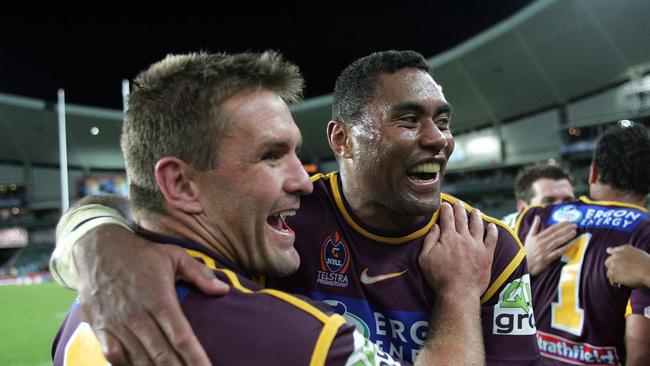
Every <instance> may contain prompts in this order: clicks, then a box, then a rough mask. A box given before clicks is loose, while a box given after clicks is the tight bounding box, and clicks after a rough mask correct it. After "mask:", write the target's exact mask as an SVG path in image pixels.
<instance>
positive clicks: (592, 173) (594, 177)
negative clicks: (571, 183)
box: [587, 161, 598, 184]
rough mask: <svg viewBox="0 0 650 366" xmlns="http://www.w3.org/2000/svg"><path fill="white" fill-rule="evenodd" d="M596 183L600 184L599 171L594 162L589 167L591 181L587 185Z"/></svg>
mask: <svg viewBox="0 0 650 366" xmlns="http://www.w3.org/2000/svg"><path fill="white" fill-rule="evenodd" d="M596 182H598V169H596V164H594V162H593V161H592V162H591V166H590V167H589V180H588V181H587V183H588V184H594V183H596Z"/></svg>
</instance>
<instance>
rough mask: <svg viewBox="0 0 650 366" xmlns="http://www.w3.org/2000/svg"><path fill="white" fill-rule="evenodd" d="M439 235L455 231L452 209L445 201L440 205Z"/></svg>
mask: <svg viewBox="0 0 650 366" xmlns="http://www.w3.org/2000/svg"><path fill="white" fill-rule="evenodd" d="M438 222H439V223H440V232H441V234H440V235H444V233H447V232H450V231H453V232H456V222H455V220H454V210H453V209H452V208H451V205H450V204H449V203H447V202H443V203H442V204H441V205H440V219H438Z"/></svg>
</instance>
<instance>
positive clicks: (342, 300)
mask: <svg viewBox="0 0 650 366" xmlns="http://www.w3.org/2000/svg"><path fill="white" fill-rule="evenodd" d="M450 117H451V107H450V105H449V103H447V101H446V100H445V98H444V95H443V93H442V88H441V87H440V86H439V85H438V84H437V83H436V82H435V81H434V80H433V78H432V76H431V74H430V70H429V67H428V65H427V62H426V60H425V59H424V58H423V57H422V55H420V54H418V53H415V52H412V51H401V52H399V51H387V52H380V53H375V54H372V55H369V56H367V57H364V58H361V59H359V60H357V61H355V62H353V63H352V64H351V65H350V66H348V67H347V68H346V69H345V70H344V71H343V72H342V74H341V75H340V76H339V78H338V79H337V82H336V87H335V91H334V101H333V112H332V121H330V123H329V125H328V130H327V132H328V139H329V143H330V146H331V147H332V150H333V151H334V153H335V155H336V158H337V160H338V162H339V166H340V173H332V174H329V175H326V176H323V175H317V176H315V177H313V178H312V180H313V182H314V193H313V194H312V195H309V196H303V197H302V200H301V209H300V210H299V211H298V213H297V215H296V216H294V217H291V218H288V219H287V222H288V223H289V225H291V227H292V228H293V229H294V230H295V231H296V249H297V250H298V252H299V254H300V258H301V265H300V268H299V270H298V272H296V274H294V275H292V276H290V277H289V278H288V279H284V280H282V279H272V280H270V281H269V283H270V284H271V285H273V286H277V287H279V288H281V289H285V290H286V289H291V290H293V291H298V292H300V293H304V294H306V295H308V296H311V297H312V298H314V299H318V300H323V301H325V302H327V303H329V304H331V305H333V306H335V308H336V310H337V312H339V313H341V314H343V315H344V316H345V317H346V318H347V319H349V320H350V321H352V322H355V324H357V328H358V329H360V330H362V331H363V333H364V335H367V336H368V337H369V338H370V339H371V340H373V341H375V342H377V343H378V344H379V345H380V346H381V347H382V348H383V350H384V351H385V352H386V353H389V354H391V355H397V356H400V357H403V358H404V359H406V360H410V359H414V358H415V356H417V354H418V352H419V350H420V349H421V347H422V345H423V342H424V340H425V339H426V336H425V334H427V328H428V333H429V334H431V333H434V334H437V333H440V332H446V331H447V330H448V328H449V326H450V325H449V324H447V323H446V322H441V323H439V322H433V323H431V324H429V319H430V313H431V309H433V308H434V307H435V306H436V303H437V302H438V301H439V300H440V298H441V297H442V298H445V297H447V296H450V294H449V293H448V292H447V291H448V290H447V289H445V288H441V287H434V288H431V287H429V286H427V285H426V281H425V280H426V278H427V276H429V275H435V273H436V271H437V269H435V267H431V268H429V269H426V268H422V269H421V268H420V267H419V266H418V256H419V254H420V251H421V248H422V245H423V240H424V238H425V237H426V234H427V233H428V232H429V231H430V230H432V228H434V227H435V225H436V223H438V224H439V225H442V226H446V225H448V224H447V223H445V221H446V220H447V219H448V217H446V216H445V215H441V207H443V208H444V207H445V206H446V205H450V204H455V205H456V206H455V207H460V206H459V205H460V203H459V201H458V200H457V199H456V198H454V197H451V196H449V195H446V194H441V192H440V187H441V185H442V180H443V177H444V172H445V167H446V164H447V160H448V159H449V156H450V155H451V153H452V151H453V148H454V139H453V136H452V134H451V129H450V128H451V121H450ZM192 143H193V142H192ZM464 206H465V209H466V211H467V215H469V212H472V213H473V212H476V211H475V210H474V209H472V208H471V207H469V206H467V205H464ZM442 212H443V213H444V210H443V211H442ZM483 220H485V221H486V222H496V223H497V225H498V230H499V235H498V244H497V246H496V251H495V254H494V263H493V265H492V268H491V270H492V273H491V279H490V284H489V287H488V289H487V291H485V293H483V294H482V296H481V321H482V327H483V340H484V342H485V353H486V360H487V363H488V364H490V365H497V364H498V365H528V364H532V363H535V362H536V361H537V360H538V359H539V350H538V347H537V342H536V338H535V331H536V328H535V320H534V316H533V313H532V304H531V298H530V279H529V276H528V271H527V268H526V261H525V252H524V250H523V247H522V246H521V244H520V243H519V241H518V240H517V239H516V237H514V236H513V235H512V233H511V232H510V231H509V229H508V228H506V227H502V226H500V225H502V224H501V223H500V222H499V221H498V220H494V219H492V218H489V217H486V216H484V217H483ZM128 234H129V233H128V231H126V230H125V229H123V228H122V227H120V226H118V225H105V226H104V227H101V228H99V229H98V230H96V231H94V232H91V233H89V234H88V235H86V236H85V237H83V238H81V240H80V242H82V243H81V244H80V245H77V246H74V257H75V260H74V261H73V260H72V249H71V248H73V247H72V244H71V243H70V242H71V241H70V240H63V241H62V242H61V243H60V244H59V247H58V248H57V253H56V254H57V256H55V257H54V260H53V266H52V267H53V270H54V272H55V273H56V272H57V270H58V269H61V268H63V269H64V271H63V272H64V273H63V274H64V276H68V278H67V281H68V282H69V283H70V281H74V278H75V276H74V272H76V268H75V267H74V263H75V262H76V265H77V266H78V270H79V272H81V273H82V276H81V277H80V282H81V285H80V292H81V295H82V300H84V299H85V300H86V301H85V302H84V301H82V305H83V304H84V303H85V306H86V308H87V312H88V313H93V314H95V316H96V322H97V323H99V324H101V325H102V326H104V328H105V329H108V330H109V331H110V333H111V334H112V335H114V336H115V337H117V338H118V339H120V340H121V341H122V346H124V347H126V348H129V347H132V346H131V345H130V344H129V343H128V342H127V341H126V336H124V335H123V334H124V333H128V332H130V331H131V330H129V329H126V330H125V328H126V327H127V326H128V321H127V319H129V317H130V314H133V313H134V312H137V311H141V310H142V309H146V311H148V312H150V313H152V314H154V315H153V316H154V318H155V322H162V323H169V322H174V323H175V324H182V320H179V318H181V316H182V314H180V313H179V312H175V311H174V306H175V304H173V303H171V302H169V301H164V302H160V301H157V300H158V299H155V298H147V297H146V296H142V293H143V291H144V289H145V288H146V289H153V290H151V291H155V292H157V293H162V292H167V291H168V290H165V289H166V288H167V287H169V285H168V281H169V278H171V277H173V276H174V273H173V272H172V271H170V270H165V272H166V273H165V274H162V273H154V272H153V271H151V270H146V271H143V270H141V267H142V266H143V263H147V267H148V268H157V267H163V266H162V265H161V264H159V262H160V261H162V262H163V263H164V260H163V259H161V258H166V257H167V258H170V259H166V261H170V260H172V259H171V258H177V253H163V254H159V253H160V252H159V251H157V250H156V249H152V248H155V247H154V246H152V245H151V244H149V243H145V242H144V241H142V240H141V239H137V238H134V237H133V236H132V235H131V237H129V235H128ZM104 235H110V236H111V237H112V239H113V240H112V242H110V243H109V241H110V240H109V241H107V240H105V239H104V238H103V237H104ZM124 243H128V244H124ZM153 251H156V252H157V254H153V253H152V252H153ZM61 253H63V254H65V253H68V255H58V254H61ZM175 260H176V259H175ZM175 260H174V261H175ZM71 263H72V264H71ZM446 265H447V266H455V267H459V266H462V264H457V263H453V262H447V263H446ZM120 266H124V267H126V268H129V273H120V271H117V270H116V268H119V267H120ZM68 269H69V271H68ZM430 270H431V271H433V272H432V273H429V272H428V271H430ZM108 278H111V280H110V281H107V280H106V279H108ZM165 278H167V280H165ZM113 286H115V287H117V288H128V289H143V290H141V291H136V290H131V292H127V293H126V296H104V294H103V293H102V291H99V289H100V288H106V290H108V289H109V288H111V287H113ZM106 290H105V291H106ZM111 292H112V293H115V292H116V291H111ZM93 293H94V296H91V294H93ZM453 295H454V296H466V295H465V294H464V293H463V292H462V291H461V292H459V293H454V294H453ZM161 296H163V298H164V299H165V300H169V299H170V296H169V295H168V294H167V293H166V294H162V295H161ZM152 308H153V309H154V310H153V311H152V310H151V309H152ZM161 309H162V310H161ZM156 310H157V311H156ZM122 324H126V325H122ZM160 328H161V329H162V331H161V330H158V329H156V327H150V328H147V329H133V330H132V331H133V332H135V333H136V334H139V337H142V338H143V339H145V338H146V339H154V340H156V341H155V342H152V343H155V346H151V347H147V352H149V353H150V354H157V353H160V352H166V351H167V349H168V348H169V346H168V344H170V343H171V345H172V346H174V348H175V349H178V348H179V347H178V345H177V342H175V341H174V340H173V339H172V337H173V335H172V334H169V332H167V331H166V329H165V327H162V326H161V327H160ZM185 330H186V329H185V328H183V329H181V331H182V332H184V331H185ZM107 339H108V337H107ZM168 339H172V340H168ZM106 343H107V344H108V345H109V347H108V348H111V349H113V350H119V348H116V347H115V346H116V343H115V342H113V343H111V339H108V341H107V342H106ZM140 351H141V350H138V349H135V350H133V349H130V350H129V351H128V352H130V353H133V352H140ZM473 351H474V350H473V349H472V347H471V346H470V347H466V348H464V349H463V351H461V352H473ZM177 352H181V351H180V350H179V351H177ZM116 354H117V355H119V352H116Z"/></svg>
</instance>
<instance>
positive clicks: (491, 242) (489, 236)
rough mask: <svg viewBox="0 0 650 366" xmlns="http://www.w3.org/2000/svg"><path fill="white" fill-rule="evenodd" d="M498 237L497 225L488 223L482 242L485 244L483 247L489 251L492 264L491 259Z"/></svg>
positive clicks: (491, 259)
mask: <svg viewBox="0 0 650 366" xmlns="http://www.w3.org/2000/svg"><path fill="white" fill-rule="evenodd" d="M498 239H499V230H497V226H496V225H495V224H494V223H492V222H491V223H489V224H488V227H487V233H486V235H485V240H483V243H484V244H485V247H486V248H487V250H488V253H489V258H490V264H492V261H493V259H494V251H495V250H496V247H497V241H498Z"/></svg>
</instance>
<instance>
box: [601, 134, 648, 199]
mask: <svg viewBox="0 0 650 366" xmlns="http://www.w3.org/2000/svg"><path fill="white" fill-rule="evenodd" d="M594 165H595V167H596V170H597V172H598V179H599V181H600V182H602V183H604V184H607V185H609V186H611V187H613V188H615V189H617V190H619V191H622V192H632V193H640V194H644V195H647V194H648V192H650V138H649V137H648V130H647V129H646V127H645V126H643V125H641V124H635V123H633V122H630V121H621V122H619V123H618V124H617V125H616V126H613V127H611V128H610V129H608V130H607V131H606V132H605V133H604V134H603V135H602V136H601V137H600V139H599V140H598V145H597V146H596V151H595V152H594Z"/></svg>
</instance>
